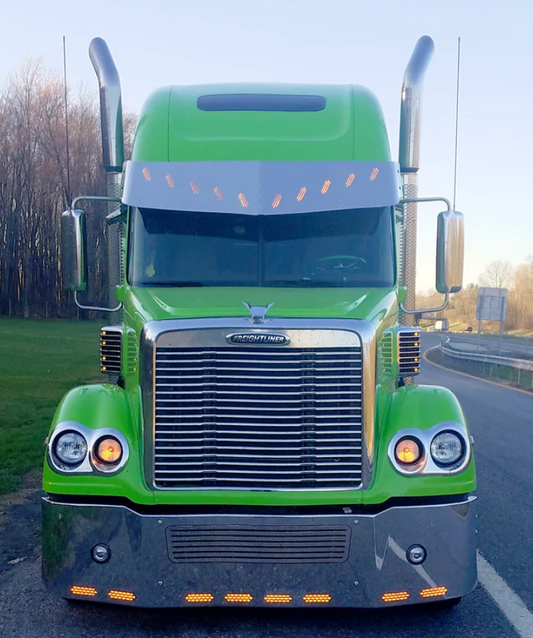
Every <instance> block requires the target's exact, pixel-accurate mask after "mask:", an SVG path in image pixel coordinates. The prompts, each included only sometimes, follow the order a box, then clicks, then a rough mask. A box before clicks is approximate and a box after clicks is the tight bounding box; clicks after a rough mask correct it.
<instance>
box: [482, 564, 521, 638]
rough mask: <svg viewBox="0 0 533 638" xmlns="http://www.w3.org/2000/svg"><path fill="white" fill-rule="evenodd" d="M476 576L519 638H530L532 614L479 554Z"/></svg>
mask: <svg viewBox="0 0 533 638" xmlns="http://www.w3.org/2000/svg"><path fill="white" fill-rule="evenodd" d="M477 575H478V580H479V582H480V583H481V584H482V585H483V587H484V588H485V589H486V591H487V592H488V594H489V595H490V596H491V597H492V598H493V600H494V602H495V603H496V604H497V605H498V607H499V608H500V609H501V610H502V612H503V613H504V614H505V616H506V618H507V620H508V621H509V622H510V623H511V625H513V627H514V628H515V629H516V631H517V633H518V635H519V636H521V638H531V637H532V636H533V614H532V613H531V612H530V611H529V609H528V608H527V607H526V605H525V603H524V602H523V601H522V599H521V598H519V597H518V596H517V595H516V594H515V592H514V591H513V590H512V589H511V588H510V587H509V585H508V584H507V583H506V582H505V581H504V580H503V578H502V577H501V576H500V575H499V574H498V572H497V571H496V570H495V569H494V567H493V566H492V565H491V564H490V563H489V562H487V561H486V560H485V558H483V556H482V555H481V554H480V552H478V553H477Z"/></svg>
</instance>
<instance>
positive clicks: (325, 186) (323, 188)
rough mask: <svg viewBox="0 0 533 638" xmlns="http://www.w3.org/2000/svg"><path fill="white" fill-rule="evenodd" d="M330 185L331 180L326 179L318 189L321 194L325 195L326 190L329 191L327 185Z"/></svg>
mask: <svg viewBox="0 0 533 638" xmlns="http://www.w3.org/2000/svg"><path fill="white" fill-rule="evenodd" d="M330 186H331V180H330V179H327V180H326V181H325V182H324V183H323V184H322V188H321V189H320V192H321V193H322V195H325V194H326V193H327V192H328V191H329V187H330Z"/></svg>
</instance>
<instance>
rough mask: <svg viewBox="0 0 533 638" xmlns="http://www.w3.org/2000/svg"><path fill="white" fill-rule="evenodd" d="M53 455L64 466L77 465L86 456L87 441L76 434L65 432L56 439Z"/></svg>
mask: <svg viewBox="0 0 533 638" xmlns="http://www.w3.org/2000/svg"><path fill="white" fill-rule="evenodd" d="M54 453H55V455H56V456H57V458H58V459H59V460H60V461H61V463H64V464H65V465H79V464H80V463H82V462H83V460H84V458H85V457H86V455H87V441H86V440H85V439H84V438H83V436H82V435H81V434H78V433H77V432H65V433H64V434H61V435H60V436H58V437H57V440H56V442H55V446H54Z"/></svg>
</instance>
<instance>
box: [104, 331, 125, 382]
mask: <svg viewBox="0 0 533 638" xmlns="http://www.w3.org/2000/svg"><path fill="white" fill-rule="evenodd" d="M100 369H101V371H102V372H104V373H105V374H120V373H121V372H122V328H121V327H120V326H105V327H104V328H102V329H101V330H100Z"/></svg>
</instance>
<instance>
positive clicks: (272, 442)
mask: <svg viewBox="0 0 533 638" xmlns="http://www.w3.org/2000/svg"><path fill="white" fill-rule="evenodd" d="M361 375H362V360H361V349H360V348H359V347H350V348H347V347H343V348H321V349H311V348H309V349H308V348H290V349H281V348H279V349H274V348H272V347H253V348H250V347H248V348H246V347H240V348H239V347H227V348H226V347H219V348H175V347H160V348H158V349H157V351H156V369H155V441H154V447H155V458H154V477H155V485H156V486H157V487H160V488H167V489H175V488H194V487H203V488H249V489H283V488H286V489H298V488H301V489H304V488H306V489H309V488H313V487H315V488H323V487H352V488H357V487H360V484H361V476H362V465H361V459H362V452H361V450H362V435H361V430H362V428H361V423H362V383H361Z"/></svg>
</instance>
